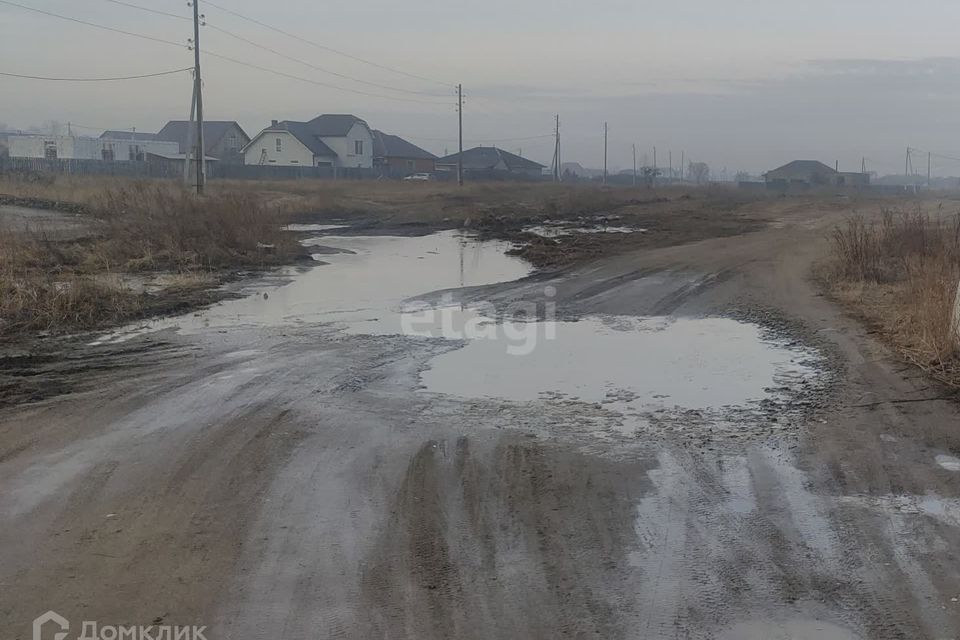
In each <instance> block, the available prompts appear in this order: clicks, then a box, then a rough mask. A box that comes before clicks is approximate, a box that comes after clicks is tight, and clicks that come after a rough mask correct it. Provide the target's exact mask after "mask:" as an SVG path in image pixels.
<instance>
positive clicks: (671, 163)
mask: <svg viewBox="0 0 960 640" xmlns="http://www.w3.org/2000/svg"><path fill="white" fill-rule="evenodd" d="M669 157H670V173H669V174H667V175H668V176H669V177H670V180H671V181H672V180H673V150H672V149H671V150H670V156H669Z"/></svg>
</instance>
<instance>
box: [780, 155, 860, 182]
mask: <svg viewBox="0 0 960 640" xmlns="http://www.w3.org/2000/svg"><path fill="white" fill-rule="evenodd" d="M763 178H764V181H765V182H766V184H767V187H768V188H772V189H789V188H798V187H799V188H816V187H866V186H869V185H870V174H868V173H850V172H842V171H837V170H836V169H833V168H832V167H828V166H827V165H825V164H823V163H822V162H818V161H816V160H794V161H793V162H791V163H789V164H785V165H783V166H782V167H778V168H777V169H773V170H772V171H768V172H767V173H765V174H764V175H763Z"/></svg>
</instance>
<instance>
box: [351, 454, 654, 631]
mask: <svg viewBox="0 0 960 640" xmlns="http://www.w3.org/2000/svg"><path fill="white" fill-rule="evenodd" d="M624 471H628V472H631V473H624ZM643 484H645V483H644V480H643V473H642V471H640V467H639V465H632V466H631V465H622V464H615V463H610V462H603V461H598V460H595V459H591V458H589V457H586V456H583V455H581V454H576V453H571V452H568V451H565V450H561V449H558V448H556V447H550V446H546V447H545V446H543V445H542V444H540V443H536V442H533V441H529V442H528V441H524V440H523V439H518V438H516V437H515V436H510V437H504V438H502V439H499V441H497V442H495V443H486V442H477V441H475V440H471V439H468V438H466V437H461V438H459V439H457V440H456V441H454V442H451V443H450V444H449V445H448V443H447V442H446V441H440V442H437V441H433V442H429V443H427V444H425V445H423V446H422V447H421V448H420V449H419V450H418V451H417V452H416V454H415V455H414V456H413V458H412V460H411V462H410V465H409V467H408V469H407V470H406V472H405V474H404V477H403V481H402V483H401V486H400V488H399V490H398V491H397V493H396V494H395V496H394V498H393V500H392V503H391V506H390V510H391V512H392V515H391V516H390V518H389V520H388V522H387V523H386V524H385V527H384V529H383V530H382V531H381V532H380V534H379V535H378V539H377V542H376V543H375V544H374V546H373V547H372V549H371V551H370V554H369V561H368V562H367V563H365V565H366V569H365V571H364V573H363V576H362V587H361V594H362V598H363V602H362V603H361V609H362V610H363V611H365V612H366V617H367V618H368V624H367V625H366V627H365V630H364V632H363V633H361V634H358V635H357V637H383V638H401V637H416V638H450V637H456V638H490V637H527V638H556V637H584V635H586V636H594V635H595V636H597V637H604V638H627V637H631V634H630V633H629V632H628V628H627V627H628V623H627V621H628V620H629V619H630V618H631V612H632V611H633V609H634V607H635V603H634V602H633V600H634V595H633V594H634V593H635V588H637V587H638V586H639V585H634V587H635V588H631V587H630V585H631V581H632V580H633V579H634V578H635V575H634V573H635V572H632V570H631V567H630V566H629V563H628V562H627V558H626V552H627V550H629V548H631V546H632V545H633V542H634V540H635V532H634V528H633V523H634V512H633V497H634V494H635V493H636V492H637V490H638V489H640V488H641V487H642V486H643Z"/></svg>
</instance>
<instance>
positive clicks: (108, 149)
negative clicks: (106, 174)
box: [103, 142, 114, 162]
mask: <svg viewBox="0 0 960 640" xmlns="http://www.w3.org/2000/svg"><path fill="white" fill-rule="evenodd" d="M103 160H104V162H113V160H114V156H113V145H112V144H111V143H109V142H108V143H106V144H104V145H103Z"/></svg>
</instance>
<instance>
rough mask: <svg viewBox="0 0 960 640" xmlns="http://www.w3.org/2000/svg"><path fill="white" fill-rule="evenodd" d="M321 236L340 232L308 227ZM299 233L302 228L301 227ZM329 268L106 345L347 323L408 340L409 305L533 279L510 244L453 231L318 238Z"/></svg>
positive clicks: (271, 281) (284, 275)
mask: <svg viewBox="0 0 960 640" xmlns="http://www.w3.org/2000/svg"><path fill="white" fill-rule="evenodd" d="M304 227H307V228H306V229H303V230H307V231H317V232H322V231H324V230H328V229H334V228H338V227H337V225H304ZM298 229H300V227H298ZM303 243H304V244H305V245H306V246H308V247H309V246H317V247H322V250H319V249H318V252H317V254H316V255H315V258H317V259H318V260H321V261H323V262H325V263H327V264H324V265H319V266H316V267H312V268H308V269H287V270H284V271H283V272H281V274H280V275H279V276H278V277H273V278H268V279H266V280H264V281H261V282H260V283H259V284H257V285H254V286H253V287H251V289H252V290H248V291H246V293H249V295H247V296H246V297H243V298H238V299H235V300H227V301H225V302H221V303H219V304H216V305H214V306H212V307H210V308H208V309H204V310H201V311H198V312H196V313H191V314H187V315H183V316H178V317H174V318H164V319H161V320H157V321H154V322H150V323H148V324H146V325H140V326H138V327H137V328H135V329H132V330H131V329H128V330H126V331H123V332H120V333H117V334H114V336H112V337H111V338H110V339H108V340H117V339H125V338H128V337H130V336H132V335H136V334H139V333H145V332H152V331H158V330H161V329H168V328H176V329H179V330H180V331H181V332H183V333H193V332H196V331H201V330H205V329H211V328H213V329H216V328H228V327H241V326H261V327H275V326H283V325H295V324H309V323H321V322H326V323H343V324H345V325H347V328H349V329H350V330H351V331H353V332H363V333H378V334H399V333H403V325H402V317H401V312H402V310H403V303H404V301H405V300H407V299H409V298H413V297H416V296H419V295H423V294H426V293H431V292H434V291H439V290H443V289H453V288H459V287H470V286H476V285H483V284H494V283H498V282H509V281H512V280H517V279H519V278H522V277H524V276H526V275H528V274H529V273H530V272H531V270H532V269H531V267H530V265H529V264H527V263H526V262H524V261H523V260H521V259H520V258H516V257H512V256H508V255H506V254H505V252H506V250H507V249H509V248H510V246H511V245H510V244H509V243H504V242H479V241H477V240H474V239H472V238H471V237H470V236H468V235H465V234H462V233H459V232H456V231H448V232H442V233H436V234H433V235H429V236H421V237H406V236H356V237H355V236H325V235H324V236H317V237H311V238H309V239H306V240H304V241H303Z"/></svg>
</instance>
